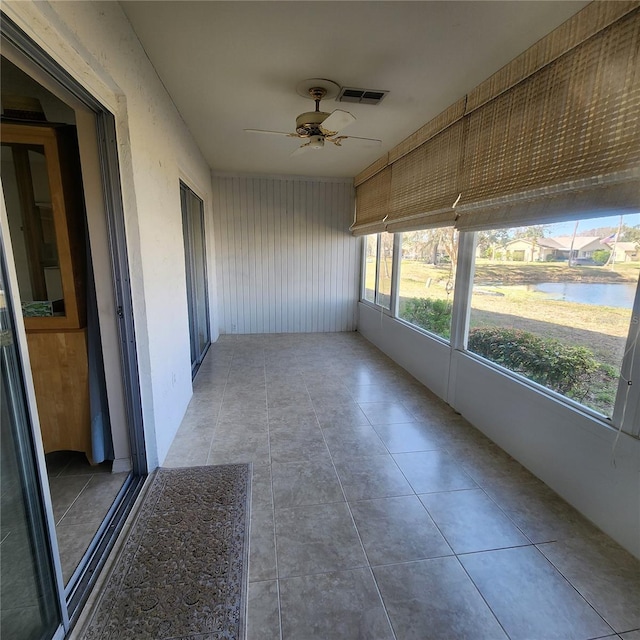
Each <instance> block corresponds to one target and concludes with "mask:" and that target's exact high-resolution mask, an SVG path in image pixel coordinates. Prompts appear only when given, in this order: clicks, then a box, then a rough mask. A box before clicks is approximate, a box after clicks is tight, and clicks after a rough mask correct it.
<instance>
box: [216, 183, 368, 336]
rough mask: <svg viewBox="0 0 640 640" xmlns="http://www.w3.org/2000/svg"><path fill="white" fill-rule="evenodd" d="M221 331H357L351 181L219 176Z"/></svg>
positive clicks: (356, 259)
mask: <svg viewBox="0 0 640 640" xmlns="http://www.w3.org/2000/svg"><path fill="white" fill-rule="evenodd" d="M213 193H214V199H213V218H214V229H215V241H216V271H217V278H218V296H219V297H218V316H219V318H220V327H219V328H220V333H301V332H323V331H354V330H355V328H356V307H357V301H358V279H359V268H360V267H359V265H360V242H358V240H357V239H356V238H353V237H352V236H351V234H350V233H349V225H350V224H351V223H352V221H353V207H354V190H353V184H352V181H351V180H335V179H309V178H298V177H290V178H289V177H286V178H272V177H254V176H229V175H214V176H213Z"/></svg>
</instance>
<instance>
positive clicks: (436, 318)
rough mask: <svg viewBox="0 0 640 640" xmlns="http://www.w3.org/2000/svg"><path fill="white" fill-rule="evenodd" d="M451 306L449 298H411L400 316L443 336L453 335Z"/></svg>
mask: <svg viewBox="0 0 640 640" xmlns="http://www.w3.org/2000/svg"><path fill="white" fill-rule="evenodd" d="M451 308H452V304H451V302H449V301H448V300H438V299H434V298H409V300H407V301H406V302H405V305H404V309H403V310H402V312H401V313H400V317H401V318H402V319H403V320H406V321H407V322H410V323H411V324H415V325H416V326H417V327H420V328H422V329H426V330H427V331H431V332H432V333H435V334H437V335H439V336H441V337H443V338H447V339H448V338H449V337H450V336H451Z"/></svg>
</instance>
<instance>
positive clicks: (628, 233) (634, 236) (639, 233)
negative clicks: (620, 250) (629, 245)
mask: <svg viewBox="0 0 640 640" xmlns="http://www.w3.org/2000/svg"><path fill="white" fill-rule="evenodd" d="M620 242H637V243H638V244H640V224H638V225H636V226H635V227H628V226H627V225H626V224H623V225H622V229H621V230H620Z"/></svg>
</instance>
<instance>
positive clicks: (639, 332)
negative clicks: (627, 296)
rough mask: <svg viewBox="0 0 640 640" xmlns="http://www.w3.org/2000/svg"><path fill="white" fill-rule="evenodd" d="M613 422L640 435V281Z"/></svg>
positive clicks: (632, 433)
mask: <svg viewBox="0 0 640 640" xmlns="http://www.w3.org/2000/svg"><path fill="white" fill-rule="evenodd" d="M612 421H613V424H614V425H615V426H616V427H617V428H619V429H622V430H623V431H626V432H627V433H630V434H631V435H635V436H638V435H640V280H639V281H638V285H637V287H636V296H635V300H634V303H633V309H632V311H631V325H630V328H629V337H628V338H627V343H626V347H625V355H624V358H623V359H622V366H621V368H620V380H619V382H618V392H617V394H616V402H615V406H614V409H613V416H612Z"/></svg>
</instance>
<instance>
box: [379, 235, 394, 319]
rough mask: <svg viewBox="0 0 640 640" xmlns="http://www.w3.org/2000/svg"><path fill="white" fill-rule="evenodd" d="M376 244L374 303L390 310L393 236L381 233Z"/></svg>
mask: <svg viewBox="0 0 640 640" xmlns="http://www.w3.org/2000/svg"><path fill="white" fill-rule="evenodd" d="M378 237H379V238H380V241H379V244H378V247H379V249H378V277H377V279H376V282H377V285H378V286H377V294H378V295H377V297H376V303H377V304H379V305H380V306H381V307H384V308H385V309H390V308H391V281H392V277H391V276H392V272H393V234H392V233H381V234H379V236H378Z"/></svg>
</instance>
